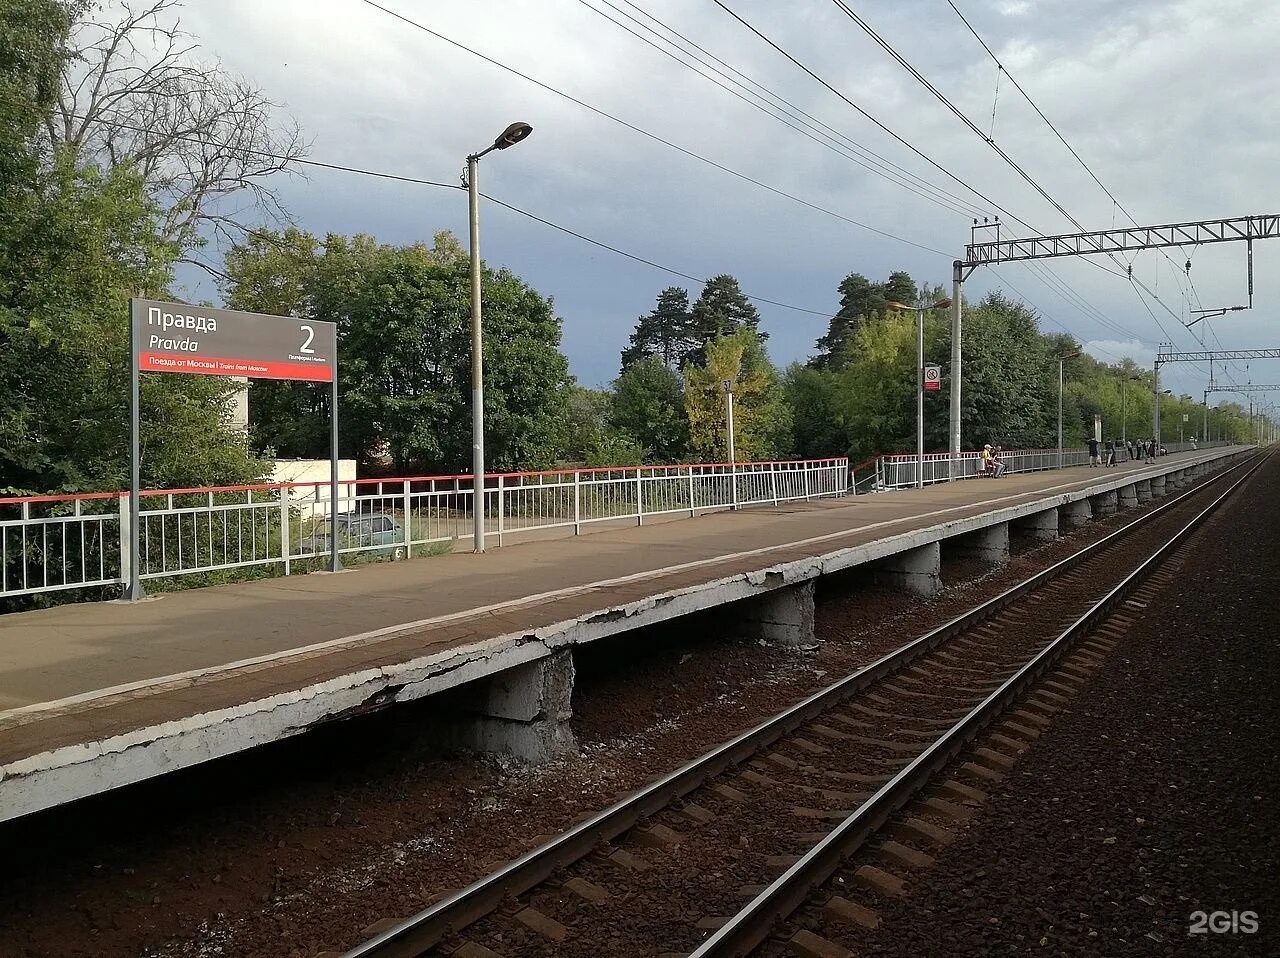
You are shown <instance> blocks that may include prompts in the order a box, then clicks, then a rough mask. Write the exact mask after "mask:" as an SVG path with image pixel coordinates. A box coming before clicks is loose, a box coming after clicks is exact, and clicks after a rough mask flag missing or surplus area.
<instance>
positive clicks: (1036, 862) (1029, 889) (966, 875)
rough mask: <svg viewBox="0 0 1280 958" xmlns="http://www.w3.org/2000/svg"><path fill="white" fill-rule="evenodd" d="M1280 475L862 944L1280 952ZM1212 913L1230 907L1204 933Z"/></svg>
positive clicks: (1199, 546)
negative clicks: (1201, 915) (1196, 927)
mask: <svg viewBox="0 0 1280 958" xmlns="http://www.w3.org/2000/svg"><path fill="white" fill-rule="evenodd" d="M1277 484H1280V458H1275V457H1273V458H1272V459H1271V460H1269V461H1268V462H1267V464H1266V465H1264V466H1263V468H1262V469H1261V470H1260V471H1259V472H1258V473H1257V474H1256V475H1255V476H1254V477H1253V479H1252V480H1250V482H1249V483H1248V484H1247V485H1246V486H1245V487H1242V488H1241V489H1240V490H1239V491H1238V492H1237V494H1236V495H1235V497H1233V499H1231V500H1230V501H1229V502H1227V503H1226V504H1224V506H1223V507H1222V509H1221V510H1220V511H1219V513H1218V514H1217V515H1216V516H1215V517H1214V518H1212V519H1211V520H1210V521H1209V523H1208V524H1207V525H1206V526H1204V527H1202V528H1201V529H1200V530H1199V531H1197V532H1196V533H1195V534H1194V536H1193V538H1192V539H1191V540H1190V542H1189V549H1188V553H1187V554H1186V559H1185V565H1184V566H1183V569H1182V572H1181V574H1180V575H1179V576H1178V578H1177V579H1176V580H1175V581H1174V583H1172V584H1171V585H1169V586H1167V587H1165V589H1164V590H1163V591H1161V592H1160V593H1159V594H1158V595H1157V597H1156V599H1155V601H1154V602H1152V603H1151V604H1150V605H1149V606H1148V607H1147V608H1146V609H1144V610H1143V612H1142V615H1141V617H1140V620H1139V621H1138V622H1137V623H1136V624H1135V625H1134V626H1133V627H1132V629H1131V631H1130V633H1129V635H1128V636H1127V638H1126V640H1125V641H1124V642H1122V643H1121V644H1120V646H1119V648H1117V649H1116V651H1115V652H1113V653H1112V654H1111V657H1110V658H1109V660H1108V661H1107V662H1106V664H1105V665H1104V666H1103V667H1101V668H1099V669H1098V670H1097V671H1096V672H1095V673H1094V675H1093V677H1092V679H1091V680H1090V682H1089V683H1088V684H1087V685H1086V686H1085V688H1084V689H1083V691H1082V692H1081V693H1080V694H1079V695H1078V696H1077V697H1075V698H1074V699H1073V700H1072V701H1071V702H1070V704H1069V705H1068V706H1067V707H1066V708H1065V709H1064V710H1063V711H1062V712H1060V713H1059V714H1058V715H1057V716H1056V717H1055V718H1054V721H1053V724H1052V726H1051V729H1050V731H1049V732H1047V733H1046V734H1045V735H1044V736H1043V737H1042V738H1040V739H1039V740H1038V741H1037V742H1036V743H1035V745H1034V747H1032V748H1031V750H1030V751H1029V752H1028V753H1027V754H1026V755H1025V756H1024V757H1023V758H1022V759H1021V760H1020V761H1019V762H1018V764H1017V766H1016V768H1015V769H1014V770H1013V772H1011V774H1010V775H1009V777H1008V778H1007V779H1006V780H1005V781H1003V782H1002V783H1000V784H999V785H997V786H994V787H992V788H991V789H990V790H989V793H988V794H989V802H988V804H987V805H986V807H985V808H984V809H983V811H982V813H981V814H980V815H979V816H978V817H977V818H976V819H975V820H974V821H973V822H972V823H971V824H970V825H969V826H968V828H967V829H966V830H965V831H964V832H963V833H962V835H961V837H960V838H959V839H958V840H957V841H956V842H955V843H954V844H952V845H951V846H949V847H948V848H947V849H945V851H943V852H942V853H940V855H939V858H938V862H937V864H936V867H934V868H933V869H932V870H930V871H927V872H924V873H920V874H919V875H918V876H916V879H915V881H914V882H913V883H912V886H911V888H910V892H909V894H908V896H907V897H906V898H904V899H901V900H899V901H897V902H895V903H894V904H893V905H891V906H890V907H888V908H886V909H885V910H884V911H883V912H882V914H881V918H882V924H881V926H880V928H879V930H877V931H876V932H874V933H867V934H863V935H859V936H858V937H857V938H856V948H855V950H856V953H857V954H858V955H878V956H883V958H907V956H910V958H918V956H920V955H933V954H948V955H988V954H1000V955H1106V956H1116V955H1167V956H1175V955H1177V956H1182V955H1224V956H1225V955H1232V956H1236V955H1239V956H1248V955H1258V956H1274V955H1277V954H1280V809H1278V808H1277V804H1276V802H1277V799H1278V798H1280V794H1278V789H1277V782H1278V781H1280V646H1278V645H1277V642H1276V636H1277V631H1278V630H1277V622H1276V606H1275V598H1276V596H1277V595H1278V594H1280V553H1278V552H1277V548H1276V543H1277V542H1280V505H1278V504H1277V501H1276V493H1275V490H1276V487H1277ZM1198 912H1205V913H1207V914H1212V913H1215V912H1219V913H1225V914H1224V915H1220V916H1218V917H1215V918H1213V919H1208V918H1207V917H1206V919H1205V920H1204V921H1202V922H1199V923H1198V924H1201V925H1203V926H1205V929H1206V930H1205V932H1204V933H1195V934H1193V933H1192V931H1191V929H1192V926H1193V920H1194V918H1196V917H1198V916H1197V914H1196V913H1198ZM1233 912H1234V913H1235V920H1234V928H1235V930H1234V931H1233V930H1232V927H1233V921H1232V913H1233ZM1245 912H1251V913H1253V914H1254V915H1256V918H1255V921H1256V923H1257V930H1256V931H1255V932H1254V933H1252V934H1246V933H1245V930H1244V929H1245V928H1246V927H1247V925H1248V924H1249V922H1248V921H1247V919H1246V917H1245V915H1244V913H1245ZM1218 928H1221V929H1225V930H1213V929H1218ZM847 944H849V945H850V946H854V939H851V940H850V941H849V942H847Z"/></svg>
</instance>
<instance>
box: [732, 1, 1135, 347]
mask: <svg viewBox="0 0 1280 958" xmlns="http://www.w3.org/2000/svg"><path fill="white" fill-rule="evenodd" d="M712 2H713V3H715V5H716V6H718V7H719V8H720V9H721V10H723V11H724V12H725V13H727V14H728V15H729V16H730V17H732V18H733V19H734V20H736V21H737V22H738V23H739V24H741V25H742V26H743V27H745V28H746V29H747V30H749V31H750V32H751V33H753V34H754V35H755V36H756V37H758V38H759V39H760V40H762V41H763V42H764V43H765V44H767V45H768V46H769V47H771V48H772V49H773V50H774V51H776V52H777V53H779V54H781V55H782V56H783V57H784V58H786V59H787V60H788V61H789V62H790V63H792V64H793V65H794V66H796V67H798V68H799V69H800V70H802V71H803V72H804V73H806V74H807V75H808V76H809V77H811V78H812V79H813V80H815V81H817V82H818V83H819V84H821V85H822V86H823V87H825V88H826V89H827V90H828V91H830V92H831V93H832V94H834V95H835V96H837V97H838V98H839V99H840V100H842V101H843V102H844V103H845V104H846V105H848V106H849V107H851V108H852V109H854V110H855V111H857V112H858V113H859V114H860V115H862V116H863V117H865V118H866V119H868V120H870V121H871V122H872V123H873V124H875V125H876V126H877V127H878V128H879V129H881V130H882V131H883V132H885V133H886V134H887V135H889V136H890V137H892V138H893V139H895V140H897V141H898V142H899V143H902V144H903V145H904V146H906V147H907V148H908V149H909V150H911V151H912V152H914V153H916V154H917V155H918V156H921V157H922V158H924V159H925V160H926V161H927V162H929V163H930V165H932V166H934V167H935V168H937V169H939V170H941V171H942V172H943V173H944V174H945V175H946V176H948V177H949V178H950V179H952V180H955V181H956V182H957V183H959V184H960V185H962V186H964V187H965V188H966V189H967V190H969V191H970V192H972V193H973V194H974V195H976V196H978V197H979V198H981V199H983V200H985V201H986V202H988V203H990V204H991V205H992V206H993V207H994V208H995V209H997V210H999V211H1000V212H1001V213H1004V214H1005V215H1006V216H1007V217H1009V219H1010V220H1012V221H1013V222H1015V223H1018V224H1020V225H1021V226H1023V227H1025V228H1026V229H1028V230H1030V231H1031V232H1032V233H1033V234H1041V235H1043V234H1044V230H1042V229H1037V228H1036V227H1035V226H1033V225H1031V224H1030V223H1028V222H1027V221H1026V220H1024V219H1022V218H1021V217H1020V216H1018V215H1016V214H1014V213H1012V212H1011V211H1009V210H1007V209H1005V208H1004V207H1003V206H1001V205H1000V204H999V203H996V202H995V201H994V200H992V199H990V198H989V197H987V196H986V195H985V194H983V193H981V192H979V191H978V190H977V188H976V187H973V186H972V185H970V184H969V183H967V182H965V181H964V180H962V179H960V178H959V177H958V176H956V175H955V174H954V173H952V172H951V171H950V170H947V169H946V168H945V167H942V166H941V165H940V164H938V163H937V162H936V161H934V160H932V159H931V158H929V157H928V156H926V155H925V154H924V153H923V152H921V151H920V150H919V149H917V148H916V147H914V146H913V145H912V144H910V143H908V142H907V141H906V140H904V139H903V138H902V137H901V136H899V135H898V134H897V133H895V132H894V131H893V130H891V129H890V128H889V127H888V126H886V125H885V124H884V123H882V122H881V121H880V120H878V119H877V118H876V117H874V116H872V115H871V114H870V113H868V112H867V111H866V110H865V109H863V108H862V107H861V106H860V105H859V104H857V103H856V102H855V101H853V100H852V99H850V98H849V97H848V96H846V95H845V94H844V93H843V92H841V91H840V90H839V89H837V88H836V87H835V86H834V85H833V84H831V83H830V82H829V81H828V80H826V79H825V78H824V77H822V76H821V75H819V74H818V73H817V72H816V71H814V70H813V69H811V68H810V67H809V66H807V65H806V64H805V63H803V62H801V61H800V60H799V59H798V58H797V57H796V56H794V55H793V54H792V53H790V52H789V51H788V50H786V49H785V48H783V47H782V46H781V44H779V43H777V42H776V41H774V40H773V39H772V38H771V37H769V36H768V35H767V34H765V33H764V32H763V31H762V30H760V29H758V28H757V27H756V26H755V25H753V24H752V23H751V22H749V21H748V20H746V19H745V18H744V17H742V16H741V15H740V14H738V13H737V12H735V11H734V10H733V9H731V8H730V7H729V6H727V5H726V4H725V3H724V2H723V0H712ZM1094 265H1100V264H1094ZM1034 269H1038V270H1041V271H1043V272H1045V273H1047V274H1050V275H1052V276H1054V277H1055V280H1056V281H1057V282H1058V283H1060V284H1062V285H1063V286H1064V287H1066V283H1065V281H1063V280H1061V279H1060V278H1058V277H1057V274H1056V273H1054V272H1053V270H1052V269H1051V268H1050V267H1049V266H1047V265H1044V264H1040V265H1037V266H1036V267H1034ZM1046 282H1048V281H1046ZM1072 297H1074V298H1076V299H1078V300H1079V301H1080V302H1081V303H1082V304H1083V306H1078V307H1077V308H1083V309H1084V311H1085V312H1086V313H1088V314H1091V315H1096V316H1099V317H1101V319H1100V322H1102V323H1103V324H1105V325H1110V326H1112V327H1113V328H1118V329H1121V330H1123V334H1124V335H1126V336H1132V337H1133V338H1135V339H1140V338H1141V337H1139V336H1138V335H1137V334H1136V333H1134V332H1132V331H1130V330H1124V329H1123V327H1120V325H1119V324H1118V323H1116V322H1115V321H1114V320H1111V319H1109V318H1108V317H1106V316H1105V314H1103V313H1102V311H1101V310H1099V309H1098V308H1097V307H1096V306H1093V305H1092V304H1091V303H1089V302H1088V301H1087V300H1085V299H1084V297H1083V296H1081V295H1080V294H1079V293H1076V292H1074V291H1072V292H1071V293H1069V294H1068V296H1067V297H1066V298H1068V299H1071V298H1072ZM1073 305H1075V304H1073Z"/></svg>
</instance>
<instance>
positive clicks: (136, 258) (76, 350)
mask: <svg viewBox="0 0 1280 958" xmlns="http://www.w3.org/2000/svg"><path fill="white" fill-rule="evenodd" d="M20 6H21V9H20V10H17V11H15V9H14V6H13V5H12V4H11V3H8V2H4V0H0V35H2V36H3V39H4V44H3V47H2V49H3V52H2V53H0V58H3V59H4V60H5V61H6V62H7V65H8V66H9V68H10V69H8V70H6V73H5V78H4V80H2V81H0V83H3V84H4V92H5V94H6V95H5V97H4V98H3V99H2V102H0V111H3V112H4V114H5V116H6V118H7V119H12V120H14V121H15V126H14V127H6V128H5V129H4V130H3V132H0V144H3V145H2V146H0V149H2V150H3V153H4V156H3V159H2V160H0V162H3V163H5V165H6V167H7V170H8V171H16V173H17V174H19V175H14V176H12V177H7V178H6V179H5V181H4V183H3V189H2V190H0V488H5V489H9V490H16V491H18V492H23V493H52V492H81V491H98V490H102V489H119V488H121V487H122V486H124V485H127V480H128V473H129V459H128V425H129V415H128V396H129V322H128V298H129V296H130V295H132V294H133V293H134V292H135V291H142V292H143V293H144V294H148V295H152V296H164V295H165V294H166V287H167V285H168V283H169V282H170V279H171V267H172V263H173V259H174V252H175V251H174V248H173V245H172V244H170V243H166V242H164V241H163V240H162V239H160V238H159V237H158V236H157V233H156V227H157V222H158V219H159V216H160V211H159V210H158V209H157V208H156V206H155V204H154V203H153V202H152V201H151V199H150V197H149V196H148V195H147V194H146V191H145V189H144V186H143V183H142V179H141V177H140V176H139V175H138V174H137V173H136V172H135V171H133V170H132V169H130V168H128V167H119V168H112V169H109V170H106V171H99V170H97V169H94V168H88V169H85V168H81V167H79V166H77V164H76V163H75V162H74V156H73V155H71V154H70V153H69V152H68V151H66V150H61V149H59V150H52V151H51V150H50V149H49V144H48V143H47V142H45V143H40V142H38V141H37V140H36V138H35V133H36V131H37V130H38V128H39V125H40V123H41V122H42V120H43V118H44V116H45V114H46V112H47V110H48V109H49V108H50V104H51V102H52V95H53V94H52V91H51V88H50V85H49V71H50V64H51V63H53V64H57V65H58V66H55V67H53V69H54V70H55V71H57V70H60V69H61V67H60V64H61V63H62V61H63V60H64V58H65V56H66V42H65V40H66V29H67V24H66V20H65V18H64V17H61V16H60V15H58V14H59V13H60V12H59V11H53V10H51V9H50V7H49V6H48V4H46V3H42V2H36V3H34V4H27V3H24V4H21V5H20ZM23 71H26V72H25V76H24V72H23ZM232 390H233V387H232V385H231V384H229V383H228V382H227V381H225V380H221V379H217V378H214V377H203V376H175V375H165V376H146V377H144V378H143V381H142V388H141V424H142V437H141V438H142V477H143V482H144V484H147V485H168V486H195V485H202V484H216V483H235V482H243V481H247V480H251V479H256V478H259V477H261V476H262V474H263V468H264V467H263V465H262V464H261V463H259V462H256V461H255V460H253V459H252V458H251V457H249V456H248V454H247V448H246V445H245V442H244V438H243V437H242V436H238V435H237V434H236V433H235V432H234V431H233V430H231V429H230V427H229V424H228V418H229V416H228V413H229V404H230V399H231V394H232Z"/></svg>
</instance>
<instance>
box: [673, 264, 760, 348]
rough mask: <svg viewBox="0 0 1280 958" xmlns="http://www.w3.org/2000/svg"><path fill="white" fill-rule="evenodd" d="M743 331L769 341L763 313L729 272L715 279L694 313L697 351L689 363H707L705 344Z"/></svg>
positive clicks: (693, 338) (705, 288)
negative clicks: (762, 329) (762, 319)
mask: <svg viewBox="0 0 1280 958" xmlns="http://www.w3.org/2000/svg"><path fill="white" fill-rule="evenodd" d="M741 330H745V331H747V332H750V333H752V334H754V335H755V336H757V337H758V338H759V339H760V340H761V341H764V340H766V339H768V338H769V334H768V333H762V332H760V313H759V311H758V310H757V309H756V308H755V306H753V305H752V303H751V300H749V299H747V297H746V296H745V295H744V294H743V292H742V288H741V287H740V286H739V285H738V281H737V280H736V279H734V278H733V277H732V276H730V275H728V274H727V273H721V274H720V275H719V276H712V277H711V278H710V279H709V280H707V284H706V285H705V286H703V287H702V293H701V295H699V296H698V301H697V302H696V303H694V304H693V309H692V310H691V311H690V334H689V337H690V340H691V342H692V343H693V350H692V352H691V353H689V355H687V356H686V357H685V359H686V361H689V362H697V363H701V362H703V361H704V360H705V358H706V353H705V347H704V344H705V343H707V342H709V341H710V340H713V339H717V338H720V337H724V336H732V335H733V334H734V333H737V332H739V331H741Z"/></svg>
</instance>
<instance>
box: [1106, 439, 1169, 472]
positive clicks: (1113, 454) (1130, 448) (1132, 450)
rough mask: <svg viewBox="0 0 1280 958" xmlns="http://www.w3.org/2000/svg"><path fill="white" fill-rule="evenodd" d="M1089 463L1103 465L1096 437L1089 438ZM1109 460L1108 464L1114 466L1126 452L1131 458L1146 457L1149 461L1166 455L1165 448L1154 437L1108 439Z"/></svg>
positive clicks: (1107, 451)
mask: <svg viewBox="0 0 1280 958" xmlns="http://www.w3.org/2000/svg"><path fill="white" fill-rule="evenodd" d="M1088 445H1089V465H1090V466H1101V465H1102V464H1103V463H1102V457H1101V456H1100V455H1099V445H1100V444H1099V442H1098V440H1096V439H1090V440H1089V443H1088ZM1106 453H1107V462H1106V464H1107V465H1108V466H1114V465H1115V464H1116V462H1117V459H1118V456H1119V454H1120V453H1124V454H1125V455H1126V456H1127V457H1128V458H1129V459H1131V460H1134V461H1136V460H1138V459H1145V460H1146V461H1147V462H1152V461H1154V460H1155V458H1156V456H1157V455H1164V450H1163V449H1161V448H1160V447H1159V445H1158V444H1157V443H1156V441H1155V440H1154V439H1139V440H1137V441H1134V440H1132V439H1128V440H1125V439H1108V440H1107V447H1106Z"/></svg>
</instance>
